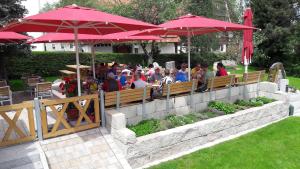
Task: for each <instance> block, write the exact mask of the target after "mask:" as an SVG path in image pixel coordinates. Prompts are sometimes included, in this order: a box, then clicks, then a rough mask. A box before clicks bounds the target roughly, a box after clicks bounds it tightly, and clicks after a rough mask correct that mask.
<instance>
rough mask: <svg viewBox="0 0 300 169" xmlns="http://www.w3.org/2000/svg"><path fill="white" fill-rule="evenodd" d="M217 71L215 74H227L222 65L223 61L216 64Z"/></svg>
mask: <svg viewBox="0 0 300 169" xmlns="http://www.w3.org/2000/svg"><path fill="white" fill-rule="evenodd" d="M217 69H218V71H217V73H216V76H227V75H228V73H227V70H226V69H225V66H224V65H223V63H221V62H219V63H218V64H217Z"/></svg>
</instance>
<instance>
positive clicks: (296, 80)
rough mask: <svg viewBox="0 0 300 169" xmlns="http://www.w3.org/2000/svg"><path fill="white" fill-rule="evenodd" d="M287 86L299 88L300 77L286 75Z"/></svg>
mask: <svg viewBox="0 0 300 169" xmlns="http://www.w3.org/2000/svg"><path fill="white" fill-rule="evenodd" d="M288 79H289V86H292V87H294V88H296V89H298V90H300V78H298V77H288Z"/></svg>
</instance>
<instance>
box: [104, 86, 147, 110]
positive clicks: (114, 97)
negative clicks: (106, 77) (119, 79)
mask: <svg viewBox="0 0 300 169" xmlns="http://www.w3.org/2000/svg"><path fill="white" fill-rule="evenodd" d="M144 90H146V95H145V98H144ZM118 92H119V93H120V98H119V104H123V105H124V104H128V103H132V102H137V101H143V99H149V98H150V97H151V96H150V92H151V88H146V89H144V88H141V89H127V90H121V91H118ZM118 92H117V91H115V92H106V93H105V107H108V106H113V105H117V102H118Z"/></svg>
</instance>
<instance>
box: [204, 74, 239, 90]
mask: <svg viewBox="0 0 300 169" xmlns="http://www.w3.org/2000/svg"><path fill="white" fill-rule="evenodd" d="M234 79H235V76H234V75H229V76H220V77H213V78H210V79H209V80H208V84H207V89H208V90H209V91H212V90H214V89H222V88H225V87H229V86H232V85H233V84H234Z"/></svg>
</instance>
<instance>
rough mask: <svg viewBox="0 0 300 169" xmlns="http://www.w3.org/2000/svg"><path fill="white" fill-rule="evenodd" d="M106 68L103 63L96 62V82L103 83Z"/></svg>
mask: <svg viewBox="0 0 300 169" xmlns="http://www.w3.org/2000/svg"><path fill="white" fill-rule="evenodd" d="M106 74H107V69H106V67H105V65H104V63H100V64H97V68H96V78H97V79H98V82H100V83H103V82H104V80H105V79H106Z"/></svg>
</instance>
